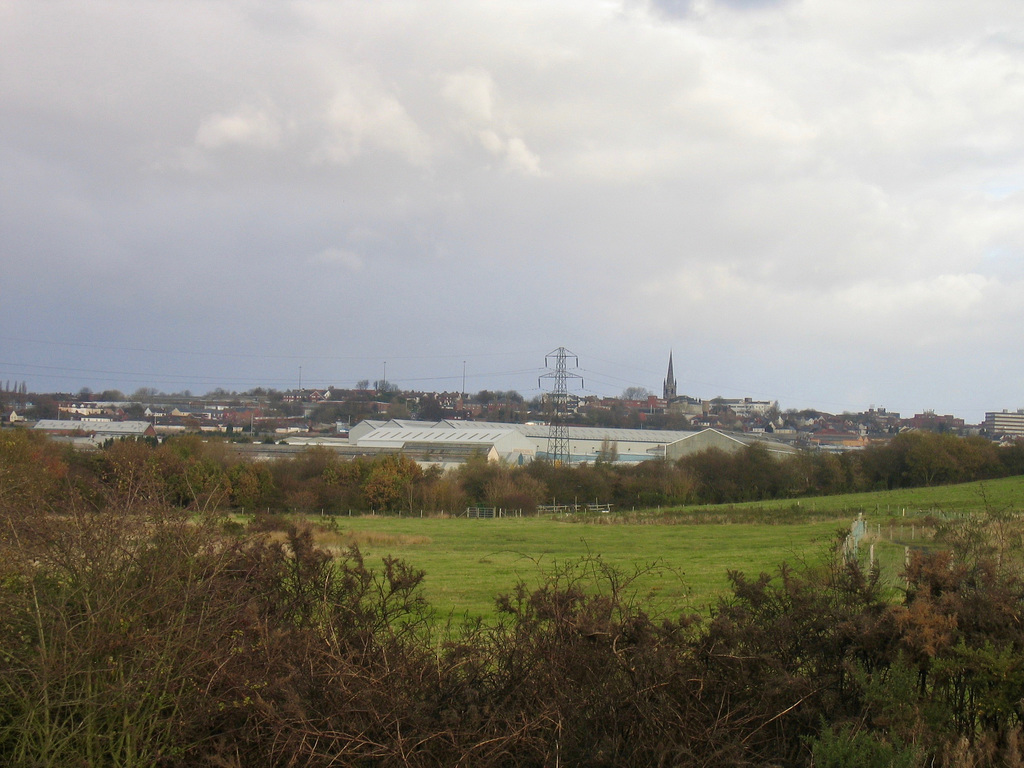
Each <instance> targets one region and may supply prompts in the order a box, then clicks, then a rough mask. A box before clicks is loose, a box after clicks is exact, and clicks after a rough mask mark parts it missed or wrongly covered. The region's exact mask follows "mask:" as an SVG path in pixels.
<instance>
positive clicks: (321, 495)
mask: <svg viewBox="0 0 1024 768" xmlns="http://www.w3.org/2000/svg"><path fill="white" fill-rule="evenodd" d="M5 441H6V444H7V445H8V446H11V445H14V444H25V445H30V444H42V443H43V442H45V438H43V437H41V436H38V435H36V434H35V433H30V432H25V431H15V432H12V433H10V434H7V435H5ZM51 450H52V452H53V453H54V454H55V455H56V456H58V457H59V460H60V462H61V464H62V466H64V467H65V469H64V470H63V472H64V473H65V474H66V475H67V476H68V479H69V481H70V482H73V483H76V484H78V485H79V486H81V487H82V488H85V489H88V487H89V486H91V485H94V484H96V483H97V482H99V481H101V480H102V478H104V477H106V476H109V475H111V473H113V472H115V471H116V467H117V466H120V465H121V464H125V463H131V464H133V465H136V466H137V467H138V468H139V469H138V471H140V472H144V473H145V474H146V475H147V477H149V478H150V480H151V481H152V483H151V490H152V492H154V493H158V494H159V495H160V497H161V499H163V500H165V501H167V503H169V504H171V505H173V506H178V507H182V508H186V509H192V510H198V509H206V508H210V507H211V506H213V507H230V508H233V509H237V510H243V511H249V512H255V511H264V512H293V511H300V512H322V513H325V514H346V513H348V512H350V511H355V512H369V511H376V512H396V513H407V514H420V513H422V514H428V515H429V514H439V513H449V514H455V513H458V512H460V511H461V510H463V509H465V508H466V507H467V506H487V507H498V508H504V509H513V510H522V511H523V512H525V513H532V512H533V511H535V510H536V509H537V507H538V505H542V504H552V503H556V504H569V503H573V502H576V503H579V504H584V503H590V502H594V503H599V504H607V505H612V507H613V509H615V510H617V511H628V510H633V509H636V510H640V509H651V508H657V507H670V506H681V505H688V504H717V503H742V502H749V501H757V500H762V499H780V498H783V499H784V498H792V499H799V498H803V497H807V496H817V495H829V494H837V493H850V492H855V491H866V490H880V489H895V488H907V487H915V486H925V485H938V484H945V483H956V482H967V481H971V480H984V479H990V478H996V477H1005V476H1009V475H1017V474H1024V444H1016V445H1013V446H1009V447H999V446H997V445H995V444H994V443H992V442H991V441H989V440H986V439H984V438H981V437H969V438H960V437H956V436H953V435H948V434H937V433H932V432H908V433H904V434H900V435H897V436H896V437H894V438H893V439H892V440H891V441H889V442H888V443H886V444H883V445H876V446H871V447H869V448H867V449H865V450H863V451H857V452H847V453H841V454H832V453H810V452H804V453H799V454H795V455H793V456H786V457H782V458H778V457H775V456H772V455H770V454H769V453H768V451H767V450H766V449H765V447H764V446H763V445H759V444H756V443H755V444H752V445H749V446H746V447H744V448H743V449H741V450H739V451H737V452H735V453H726V452H724V451H721V450H715V449H710V450H706V451H702V452H700V453H696V454H693V455H689V456H685V457H683V458H681V459H678V460H676V461H667V460H664V459H660V460H659V459H656V460H648V461H644V462H639V463H637V464H632V465H625V464H617V463H615V462H614V461H613V459H614V446H608V447H607V450H603V451H602V452H600V453H599V455H598V459H597V461H595V462H593V463H589V464H580V465H574V466H559V465H556V464H553V463H551V462H547V461H534V462H532V463H530V464H527V465H524V466H508V465H505V464H501V463H494V462H488V461H487V460H485V458H484V457H483V456H478V457H475V458H473V459H471V460H470V461H468V462H466V463H465V464H464V465H462V466H459V467H458V468H456V469H453V470H449V471H442V470H441V469H439V468H437V467H432V468H428V469H423V468H422V467H420V466H419V465H418V464H417V463H416V462H414V461H413V460H412V459H410V458H408V457H406V456H404V455H402V454H397V453H396V454H382V455H378V456H375V457H373V458H357V459H354V460H349V459H345V458H343V457H341V456H339V455H338V454H337V453H335V452H333V451H331V450H330V449H329V448H322V447H312V448H309V449H308V450H306V451H304V452H303V453H301V454H298V455H297V456H294V457H289V458H285V459H279V460H273V461H250V460H247V459H244V458H242V457H240V456H239V455H237V454H236V453H234V451H233V450H232V447H231V444H229V443H224V442H204V441H203V440H202V439H200V438H199V436H197V435H182V436H176V437H172V438H169V439H168V440H166V441H165V442H163V443H161V444H159V445H156V444H152V443H147V442H133V441H118V442H114V443H112V444H110V445H108V446H107V447H106V449H104V450H102V451H98V452H93V453H86V452H79V451H74V450H61V449H59V448H57V447H56V446H54V447H53V448H52V449H51ZM86 492H87V490H86Z"/></svg>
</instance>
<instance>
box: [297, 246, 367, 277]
mask: <svg viewBox="0 0 1024 768" xmlns="http://www.w3.org/2000/svg"><path fill="white" fill-rule="evenodd" d="M307 262H308V263H309V264H310V266H314V267H342V268H343V269H346V270H348V271H349V272H358V271H359V270H361V269H362V268H363V257H362V256H360V255H359V254H358V253H356V252H355V251H350V250H349V249H347V248H337V247H331V248H325V249H324V250H322V251H319V252H317V253H315V254H313V255H312V256H310V257H309V259H308V260H307Z"/></svg>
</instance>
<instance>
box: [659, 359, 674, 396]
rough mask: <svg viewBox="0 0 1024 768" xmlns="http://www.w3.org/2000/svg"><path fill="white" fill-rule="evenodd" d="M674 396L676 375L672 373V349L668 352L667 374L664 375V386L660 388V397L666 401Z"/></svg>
mask: <svg viewBox="0 0 1024 768" xmlns="http://www.w3.org/2000/svg"><path fill="white" fill-rule="evenodd" d="M675 396H676V377H675V375H674V374H673V373H672V351H671V350H669V353H668V375H667V376H666V377H665V387H664V389H663V390H662V398H663V399H664V400H665V401H666V402H668V401H669V400H672V399H673V398H675Z"/></svg>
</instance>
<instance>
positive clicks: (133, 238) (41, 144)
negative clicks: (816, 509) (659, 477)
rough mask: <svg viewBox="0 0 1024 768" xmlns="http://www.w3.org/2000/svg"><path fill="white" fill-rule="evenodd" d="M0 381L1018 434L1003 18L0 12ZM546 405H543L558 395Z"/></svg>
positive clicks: (348, 6) (1014, 178)
mask: <svg viewBox="0 0 1024 768" xmlns="http://www.w3.org/2000/svg"><path fill="white" fill-rule="evenodd" d="M0 249H2V250H0V254H2V255H0V382H2V383H3V385H4V386H6V382H7V381H8V380H10V381H11V382H12V384H13V382H20V381H23V380H24V381H26V382H27V385H28V387H29V389H30V390H36V391H51V390H64V391H78V390H79V389H80V388H82V387H90V388H92V389H94V390H96V391H100V390H102V389H107V388H117V389H121V390H123V391H125V392H128V393H130V392H133V391H134V390H135V389H137V388H139V387H156V388H158V389H161V390H164V391H167V392H173V391H181V390H184V389H190V390H192V391H193V392H197V393H200V392H206V391H209V390H212V389H214V388H216V387H222V388H224V389H227V390H238V391H243V390H246V389H250V388H252V387H256V386H264V387H275V388H279V389H284V388H289V387H295V386H298V384H299V380H300V376H301V383H302V385H303V386H305V387H320V386H326V385H331V384H333V385H336V386H342V387H344V386H353V385H354V384H355V382H356V381H358V380H360V379H369V380H375V379H380V378H382V377H384V376H386V377H387V379H388V380H389V381H392V382H394V383H395V384H397V385H399V386H401V387H403V388H407V389H423V390H437V391H441V390H449V391H456V390H461V389H462V388H463V372H464V371H465V388H466V390H468V391H471V392H475V391H478V390H480V389H484V388H487V389H501V390H507V389H515V390H518V391H519V392H521V393H522V394H524V395H525V396H527V397H531V396H533V395H536V394H538V392H539V391H541V389H542V387H539V386H538V375H539V374H541V373H543V372H544V370H543V369H544V364H545V355H546V354H547V353H549V352H551V351H552V350H554V349H555V348H557V347H559V346H564V347H567V348H568V349H569V350H571V351H572V352H573V353H575V354H576V355H577V356H578V358H579V366H580V367H579V369H578V371H577V372H578V373H579V374H580V375H582V376H583V387H582V389H580V390H579V391H581V392H582V393H587V394H589V393H596V394H618V393H620V392H621V391H622V390H623V389H625V388H626V387H628V386H644V387H647V388H649V389H651V390H653V391H655V392H657V393H659V394H660V392H661V386H662V379H663V378H664V375H665V368H666V364H667V360H668V355H669V352H670V351H672V352H673V354H674V359H675V371H676V376H677V379H678V390H679V392H680V394H682V393H686V394H690V395H694V396H697V397H705V398H710V397H714V396H716V395H722V396H725V397H743V396H749V397H754V398H756V399H773V400H776V399H777V400H778V401H779V403H780V406H781V407H782V408H783V409H786V408H805V407H814V408H820V409H822V410H825V411H830V412H841V411H844V410H850V411H856V410H862V409H865V408H868V407H869V406H871V405H875V406H880V407H886V408H888V409H889V410H895V411H901V412H903V413H904V415H905V416H909V415H912V414H913V413H915V412H920V411H922V410H924V409H931V410H935V411H937V412H939V413H954V414H956V415H958V416H962V417H964V418H966V419H968V421H974V422H977V421H980V420H981V419H982V418H983V416H984V412H985V411H986V410H1000V409H1003V408H1011V409H1016V408H1018V407H1022V406H1024V345H1022V339H1021V336H1022V332H1024V290H1022V288H1024V3H1021V2H1020V0H969V1H968V0H900V1H899V2H893V1H892V0H857V1H856V2H851V1H850V0H661V1H655V0H650V1H645V0H619V1H618V2H610V1H609V2H599V1H598V0H543V1H541V2H530V1H529V0H493V1H488V2H483V1H481V0H474V1H472V2H469V1H465V0H463V1H460V2H449V1H447V0H430V2H415V1H413V0H408V1H405V2H391V1H390V0H365V1H364V0H346V1H344V2H342V1H341V0H331V1H330V2H285V1H284V0H268V1H267V2H260V1H259V0H249V1H246V2H241V1H239V2H229V1H227V0H223V1H219V0H203V1H202V2H189V1H188V0H173V1H171V0H167V1H166V2H148V1H147V0H125V1H121V2H116V1H111V2H105V1H104V0H89V2H80V1H79V0H76V1H74V2H71V1H68V2H58V1H56V0H55V1H52V2H51V1H46V2H42V1H40V0H6V2H3V3H0ZM543 383H544V384H545V385H547V384H548V382H547V381H545V382H543Z"/></svg>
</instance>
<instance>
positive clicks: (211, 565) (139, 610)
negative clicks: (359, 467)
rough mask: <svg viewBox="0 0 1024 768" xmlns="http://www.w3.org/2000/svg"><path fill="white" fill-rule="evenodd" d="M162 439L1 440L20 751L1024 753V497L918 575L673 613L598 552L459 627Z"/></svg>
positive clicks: (830, 554)
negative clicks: (252, 506)
mask: <svg viewBox="0 0 1024 768" xmlns="http://www.w3.org/2000/svg"><path fill="white" fill-rule="evenodd" d="M171 448H173V450H171ZM148 450H149V452H144V451H143V450H142V449H141V448H140V446H138V445H134V444H133V445H117V446H112V447H111V449H109V450H108V451H105V452H103V454H102V455H100V456H98V457H96V464H95V466H93V469H95V470H97V471H95V472H93V473H89V472H86V471H84V469H83V467H82V466H79V465H75V464H74V463H73V462H69V460H68V456H67V455H66V454H65V453H64V452H63V451H61V450H60V449H59V448H58V447H57V446H55V445H54V444H52V443H49V442H47V441H43V440H37V439H34V438H31V437H30V436H28V435H27V434H26V433H12V432H3V433H0V658H2V659H3V663H2V664H0V763H3V764H8V765H24V766H66V765H119V766H167V767H170V768H176V767H177V766H208V767H209V768H214V767H218V768H223V766H243V765H244V766H282V767H283V766H290V765H308V766H337V765H373V766H384V767H390V766H403V767H409V766H433V765H453V766H454V765H473V766H485V767H486V766H494V767H495V768H497V767H499V766H502V767H503V766H510V767H511V766H537V767H538V768H539V767H540V766H550V765H564V766H620V765H635V766H662V765H676V766H694V767H696V766H711V765H735V766H764V765H791V766H815V767H816V768H833V767H835V768H838V767H839V766H849V765H857V766H868V767H869V768H870V767H872V766H878V767H879V768H881V767H882V766H900V767H905V768H917V766H925V765H928V766H937V767H939V768H967V766H972V767H974V768H983V767H985V766H997V765H1019V764H1021V762H1022V761H1024V731H1022V724H1024V661H1022V659H1024V654H1022V651H1024V625H1022V620H1021V616H1022V615H1024V610H1022V609H1024V581H1022V575H1024V562H1022V559H1021V552H1022V551H1024V549H1022V547H1021V544H1022V543H1024V526H1022V524H1021V520H1020V517H1019V515H1017V514H1016V513H1015V512H1013V511H1010V510H989V512H988V514H986V515H983V516H979V517H977V518H973V519H970V520H965V521H957V522H956V523H950V524H948V526H947V527H944V528H940V529H939V530H938V531H937V534H936V541H937V543H938V544H939V547H937V548H936V549H934V550H932V551H931V552H920V553H917V554H915V555H914V556H913V557H912V558H911V560H910V561H909V563H908V566H907V568H906V571H905V573H904V579H905V581H904V585H905V586H904V588H903V589H902V590H901V591H900V592H899V593H898V594H895V595H894V594H892V593H890V592H887V591H886V590H885V589H884V588H883V586H882V585H883V581H882V579H881V578H880V575H879V573H878V572H877V571H875V570H871V569H869V568H866V567H864V566H863V565H862V564H861V563H859V562H858V561H856V560H847V559H845V558H844V557H842V556H841V555H840V554H839V548H828V549H826V550H825V551H824V552H823V554H822V557H821V558H820V559H819V560H816V561H813V562H810V561H809V562H803V563H801V564H800V565H799V566H796V567H793V566H788V565H785V564H783V565H780V566H779V568H778V569H777V570H776V571H775V572H774V573H771V574H758V575H747V574H744V573H743V572H741V571H739V570H736V571H732V572H730V574H729V578H730V583H731V589H730V591H729V593H728V594H727V595H726V596H725V597H723V598H722V599H721V600H720V601H718V602H716V603H715V604H714V605H712V606H709V607H708V610H707V612H706V613H701V614H699V615H696V614H691V613H687V612H681V611H677V612H668V613H656V612H655V611H654V610H653V609H652V608H651V607H650V606H649V605H648V604H647V602H646V600H645V599H644V597H643V595H640V594H638V593H637V592H636V591H634V590H633V589H632V583H633V577H634V576H635V575H636V574H630V573H623V572H620V571H616V570H615V569H613V568H610V567H609V566H608V565H607V564H605V563H604V562H602V561H601V559H600V558H597V557H590V558H585V559H582V560H580V561H578V562H574V563H565V564H562V565H560V566H558V567H555V568H553V569H551V570H549V571H546V572H543V573H538V574H537V578H536V579H535V580H532V581H523V582H519V583H514V584H510V585H509V586H508V589H507V590H506V591H505V592H504V593H503V594H500V595H497V596H496V606H497V609H498V618H497V619H495V620H493V621H486V622H485V621H468V622H461V621H458V620H457V619H454V618H452V619H448V620H445V619H444V617H438V616H436V615H434V614H433V613H432V612H431V608H430V606H429V604H428V603H427V602H426V601H425V599H424V597H423V594H422V589H421V585H422V579H423V577H424V574H423V573H422V572H420V571H418V570H417V569H416V568H415V567H414V566H413V565H411V564H409V563H405V562H402V561H400V560H395V559H392V558H385V559H383V560H382V561H381V562H380V563H377V564H372V563H368V562H366V561H365V560H364V558H363V557H362V555H361V554H360V553H359V551H358V550H357V549H350V550H348V551H346V552H343V553H337V552H331V551H327V550H324V549H321V548H318V547H317V546H316V544H315V541H314V535H313V534H314V531H313V530H312V529H311V528H310V527H308V526H304V525H302V524H295V525H285V526H283V527H282V529H281V530H280V531H273V532H265V531H264V530H258V529H257V528H254V527H242V526H240V525H238V524H237V523H231V522H230V521H228V520H227V519H226V518H224V517H223V516H221V515H220V514H218V508H219V504H220V502H219V500H218V496H217V493H219V492H218V491H216V490H213V489H214V486H212V485H211V484H210V475H209V473H210V472H211V471H212V470H211V468H210V467H208V466H205V465H204V464H203V460H196V457H195V456H190V455H189V454H188V452H187V451H186V450H184V447H183V446H182V445H179V446H177V447H176V448H175V447H174V446H173V445H172V446H170V447H169V448H168V450H167V451H166V452H161V450H160V449H152V448H150V449H148ZM175 468H176V471H170V470H172V469H175ZM168 473H169V474H168ZM168 477H176V478H177V481H176V484H175V485H174V486H173V489H174V491H175V492H176V493H178V494H179V497H178V498H177V499H174V498H172V497H171V496H169V495H168V493H169V492H168V485H167V483H168ZM182 497H187V498H189V499H191V502H190V503H191V505H192V507H193V508H192V510H191V511H185V510H183V509H182V508H181V507H180V506H179V503H180V502H181V501H183V498H182ZM172 501H173V502H174V503H171V502H172ZM652 567H656V566H652Z"/></svg>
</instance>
